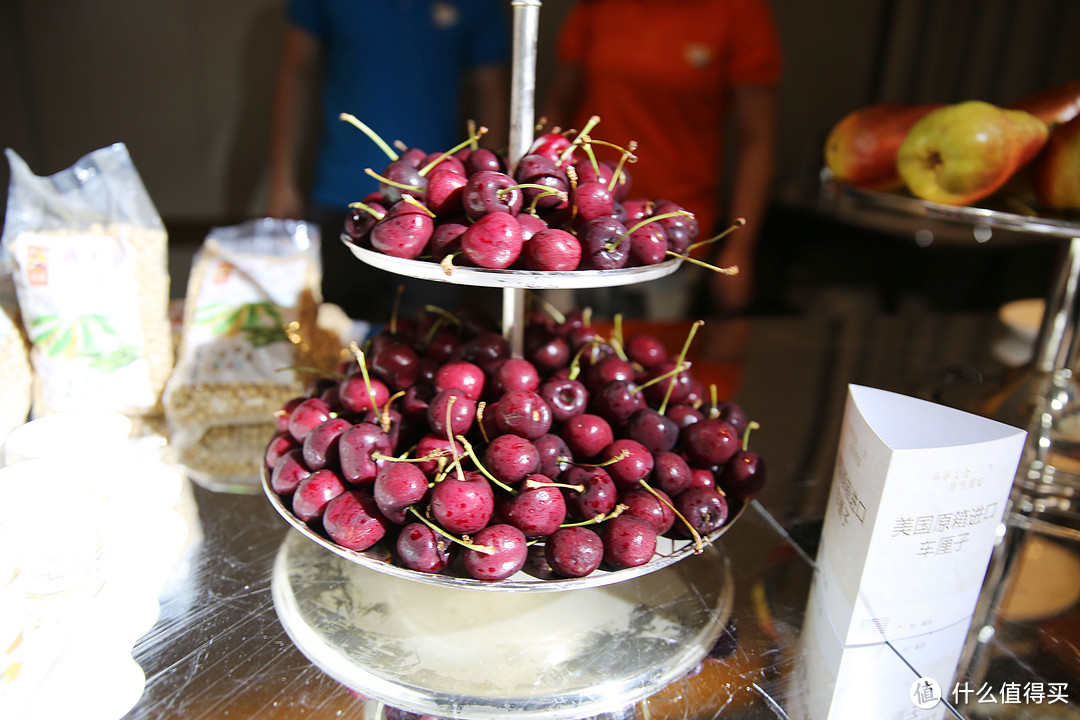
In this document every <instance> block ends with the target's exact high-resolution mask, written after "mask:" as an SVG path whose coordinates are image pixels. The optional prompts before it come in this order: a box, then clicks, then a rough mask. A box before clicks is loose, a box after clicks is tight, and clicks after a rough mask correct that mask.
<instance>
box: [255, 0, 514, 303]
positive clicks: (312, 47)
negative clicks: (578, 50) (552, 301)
mask: <svg viewBox="0 0 1080 720" xmlns="http://www.w3.org/2000/svg"><path fill="white" fill-rule="evenodd" d="M286 8H287V9H286V18H287V25H286V30H285V36H284V40H283V46H282V54H281V60H280V65H279V68H278V73H277V78H276V84H275V91H274V101H273V107H272V109H271V112H272V118H271V146H270V154H269V162H270V179H269V194H268V199H267V207H266V212H267V215H269V216H271V217H282V218H297V219H300V218H303V219H308V220H311V221H313V222H315V223H317V224H318V225H319V226H320V228H321V230H322V236H323V242H322V247H323V250H322V252H323V288H322V289H323V298H324V300H325V301H326V302H332V303H335V304H337V305H340V306H341V307H342V308H343V309H344V310H345V312H346V313H347V314H349V315H350V316H351V317H356V318H364V319H371V320H374V321H376V322H378V321H383V320H385V319H386V313H387V312H388V309H389V307H390V306H391V304H392V302H393V295H394V288H395V287H396V286H397V284H398V283H399V282H400V278H397V277H390V276H387V274H386V273H384V272H383V271H379V270H373V269H371V268H369V267H368V266H366V265H365V264H363V263H361V262H360V261H359V260H357V259H356V258H354V257H353V256H352V253H351V252H350V251H349V250H348V248H346V247H345V246H344V245H343V244H342V243H341V241H340V240H339V236H340V234H341V231H342V228H343V227H344V219H345V214H346V212H347V209H348V205H349V203H351V202H355V201H357V200H361V199H363V197H364V196H365V195H367V194H368V193H369V192H371V191H373V190H375V189H376V187H377V182H376V181H375V180H374V179H373V178H371V177H370V176H369V175H367V174H366V173H365V168H369V167H370V168H372V169H374V170H375V171H376V172H380V171H381V170H382V169H383V168H384V167H385V166H386V164H387V163H388V162H389V158H387V156H386V154H385V153H384V152H383V151H382V150H380V149H379V148H378V146H377V145H376V144H375V143H374V142H372V141H371V140H370V139H369V138H368V137H367V136H366V135H364V133H362V132H361V131H359V130H358V129H357V128H356V127H354V126H352V125H350V124H349V123H346V122H343V121H342V120H340V115H341V113H349V114H351V115H354V116H356V117H357V118H359V119H360V120H361V121H363V122H364V123H365V124H366V125H368V126H369V127H370V128H372V129H373V130H374V131H375V132H376V133H378V134H379V135H380V136H381V137H382V138H383V139H384V140H386V142H388V143H391V142H393V141H395V140H399V141H401V142H403V143H405V144H406V145H408V146H411V147H418V148H421V149H423V150H425V151H427V152H440V151H443V150H448V149H450V148H452V147H453V146H454V145H457V144H458V143H460V142H461V141H463V140H465V139H466V138H467V137H468V130H467V124H466V120H467V119H472V120H475V122H476V124H477V125H483V126H486V127H487V128H488V129H489V133H488V135H487V136H485V141H484V144H486V145H487V146H489V147H491V148H493V149H505V147H506V131H507V127H508V124H509V117H508V116H509V87H508V81H507V78H508V72H507V70H508V65H509V55H510V40H509V30H510V25H509V20H508V17H507V12H506V8H505V3H503V2H501V1H500V0H434V1H432V0H383V1H382V2H360V1H359V0H289V2H288V3H287V6H286ZM315 96H317V97H318V102H319V106H318V107H319V112H320V117H321V121H320V124H319V127H318V129H317V132H318V135H317V137H318V150H317V152H316V155H315V163H314V178H313V179H312V180H311V183H310V191H309V192H308V193H305V192H304V190H303V189H302V188H304V187H306V186H307V183H306V182H305V179H304V178H302V177H301V170H302V168H303V167H304V165H305V163H304V162H303V160H304V158H303V156H302V154H303V152H304V151H305V148H306V147H307V145H306V143H305V139H304V136H303V131H304V128H305V118H306V117H307V116H308V115H309V113H310V109H311V103H312V102H313V100H314V97H315ZM427 285H428V286H431V285H442V283H427ZM449 289H452V288H446V287H444V288H431V287H428V288H426V289H425V290H426V292H427V294H428V298H429V299H428V300H422V299H421V298H415V301H416V302H414V303H413V304H417V303H420V304H422V302H430V301H431V300H430V298H431V293H439V292H442V293H444V294H445V293H446V292H447V291H448V290H449ZM406 294H407V295H408V294H409V292H408V289H407V292H406ZM407 304H408V303H407Z"/></svg>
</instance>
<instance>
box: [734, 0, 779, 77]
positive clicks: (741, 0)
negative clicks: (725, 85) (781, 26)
mask: <svg viewBox="0 0 1080 720" xmlns="http://www.w3.org/2000/svg"><path fill="white" fill-rule="evenodd" d="M733 6H734V9H735V11H736V12H735V13H734V15H733V18H734V21H733V22H732V23H731V24H730V27H731V29H732V36H731V48H732V52H731V57H730V58H729V61H730V67H729V76H728V77H729V80H730V82H731V84H732V85H775V84H777V83H778V82H780V73H781V70H782V69H783V68H782V66H783V58H782V53H781V48H780V38H779V33H778V31H777V29H776V22H775V19H774V17H773V12H772V8H771V7H770V6H769V4H768V2H767V0H735V1H734V2H733Z"/></svg>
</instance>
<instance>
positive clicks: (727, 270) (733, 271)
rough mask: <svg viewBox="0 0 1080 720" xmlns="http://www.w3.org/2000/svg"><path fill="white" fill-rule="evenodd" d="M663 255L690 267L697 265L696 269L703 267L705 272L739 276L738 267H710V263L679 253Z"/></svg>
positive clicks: (669, 252) (671, 252) (668, 252)
mask: <svg viewBox="0 0 1080 720" xmlns="http://www.w3.org/2000/svg"><path fill="white" fill-rule="evenodd" d="M664 254H665V255H670V256H671V257H677V258H679V259H680V260H685V261H686V262H688V263H690V264H691V265H697V266H698V267H703V268H705V269H706V270H712V271H713V272H716V273H720V274H721V275H738V274H739V266H738V265H729V266H728V267H717V266H716V265H712V264H710V263H707V262H705V261H704V260H698V259H697V258H694V257H690V256H689V255H680V254H679V253H677V252H673V251H671V250H668V251H667V252H666V253H664Z"/></svg>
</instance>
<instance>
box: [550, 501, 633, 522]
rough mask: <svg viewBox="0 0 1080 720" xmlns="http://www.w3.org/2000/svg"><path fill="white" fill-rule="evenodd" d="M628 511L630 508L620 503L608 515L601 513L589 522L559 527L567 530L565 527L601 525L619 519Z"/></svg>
mask: <svg viewBox="0 0 1080 720" xmlns="http://www.w3.org/2000/svg"><path fill="white" fill-rule="evenodd" d="M627 509H628V508H627V506H626V505H623V504H622V503H619V504H618V505H616V506H615V507H614V508H612V510H611V512H609V513H608V514H606V515H605V514H603V513H600V514H599V515H594V516H592V517H591V518H589V519H588V520H582V521H581V522H576V523H563V524H562V525H560V526H559V527H561V528H565V527H584V526H586V525H599V524H600V523H602V522H604V521H606V520H611V519H612V518H617V517H619V516H620V515H622V514H623V513H624V512H626V510H627Z"/></svg>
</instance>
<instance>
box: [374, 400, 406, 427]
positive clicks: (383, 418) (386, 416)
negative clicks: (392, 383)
mask: <svg viewBox="0 0 1080 720" xmlns="http://www.w3.org/2000/svg"><path fill="white" fill-rule="evenodd" d="M399 397H405V391H404V390H398V391H397V392H396V393H394V394H393V395H391V396H390V397H389V398H387V399H386V404H385V405H383V409H382V411H381V412H380V413H379V425H380V426H381V427H382V429H383V432H385V433H388V432H390V405H391V404H393V402H394V401H395V400H397V399H398V398H399Z"/></svg>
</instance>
